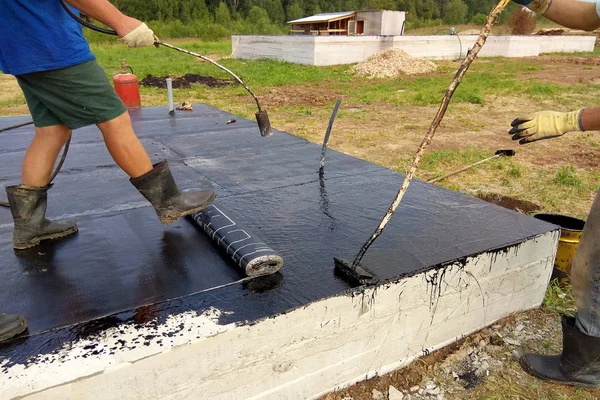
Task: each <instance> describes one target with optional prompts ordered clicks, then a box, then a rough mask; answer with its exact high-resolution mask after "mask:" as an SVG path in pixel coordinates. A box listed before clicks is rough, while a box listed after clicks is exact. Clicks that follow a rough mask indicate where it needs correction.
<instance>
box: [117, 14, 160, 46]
mask: <svg viewBox="0 0 600 400" xmlns="http://www.w3.org/2000/svg"><path fill="white" fill-rule="evenodd" d="M132 19H133V18H132ZM134 21H137V23H139V24H138V25H137V26H136V27H135V28H134V29H132V30H131V31H130V32H129V33H127V34H126V35H125V36H123V37H122V38H121V39H123V42H125V44H126V45H127V46H129V47H148V46H152V45H153V44H154V43H156V42H158V38H157V37H156V36H155V35H154V32H153V31H152V29H150V28H148V25H146V24H145V23H143V22H141V21H138V20H134Z"/></svg>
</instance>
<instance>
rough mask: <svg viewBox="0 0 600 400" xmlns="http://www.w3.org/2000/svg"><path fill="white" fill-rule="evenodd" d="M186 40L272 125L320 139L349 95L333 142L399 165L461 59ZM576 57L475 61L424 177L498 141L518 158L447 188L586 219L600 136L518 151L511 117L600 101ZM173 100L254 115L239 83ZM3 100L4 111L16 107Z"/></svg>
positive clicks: (170, 55) (163, 64)
mask: <svg viewBox="0 0 600 400" xmlns="http://www.w3.org/2000/svg"><path fill="white" fill-rule="evenodd" d="M178 44H179V45H180V46H182V47H185V48H189V49H190V50H192V51H196V52H200V53H202V54H208V55H210V56H212V57H215V58H217V59H220V62H222V63H223V64H224V65H226V66H227V67H229V68H230V69H232V70H233V71H235V72H236V73H238V74H239V75H240V76H241V77H242V78H243V79H244V80H245V81H246V82H247V83H248V84H249V85H250V87H251V88H253V90H255V91H256V92H257V94H258V95H259V97H261V101H262V102H263V103H264V104H265V105H266V107H267V108H268V109H269V114H270V116H271V119H272V122H273V125H274V126H275V127H277V128H279V129H281V130H285V131H288V132H291V133H294V134H296V135H299V136H302V137H304V138H307V139H309V140H312V141H315V142H320V141H321V140H322V136H323V132H324V130H325V127H326V125H327V120H328V117H329V114H330V112H331V109H332V107H333V104H334V102H335V100H336V99H338V98H339V99H342V107H341V111H340V113H339V117H338V120H337V122H336V125H335V128H334V131H333V135H332V139H331V146H332V147H333V148H336V149H338V150H341V151H343V152H346V153H349V154H352V155H355V156H358V157H361V158H364V159H367V160H369V161H371V162H374V163H377V164H380V165H383V166H386V167H389V168H392V169H395V170H397V171H404V170H406V169H407V168H408V165H409V163H410V159H411V158H412V156H413V154H414V151H415V150H416V148H417V146H418V143H419V142H420V140H421V138H422V135H423V134H424V132H425V131H426V129H427V128H428V126H429V124H430V122H431V119H432V118H433V115H434V114H435V111H436V109H437V106H438V104H439V101H440V99H441V97H442V95H443V93H444V91H445V89H446V87H447V85H448V83H449V82H450V80H451V78H452V76H453V75H454V73H455V71H456V68H457V66H458V62H441V63H439V70H438V72H436V73H434V74H431V75H428V76H421V77H410V78H403V79H398V80H390V79H380V80H366V79H360V78H355V77H353V75H352V73H351V71H350V67H349V66H338V67H309V66H301V65H295V64H289V63H284V62H277V61H272V60H261V61H246V60H235V59H229V58H228V56H229V53H230V51H231V44H230V43H229V42H218V43H198V42H193V41H179V43H178ZM93 51H94V53H95V54H96V55H97V56H98V60H99V62H100V64H101V65H102V66H103V67H104V68H105V69H106V71H107V74H108V75H109V76H112V75H113V74H115V73H117V72H118V65H119V59H120V58H125V59H126V61H127V63H128V64H130V65H132V66H133V68H134V70H135V73H136V74H137V75H138V76H139V77H140V78H143V77H145V76H146V75H148V74H152V75H155V76H166V75H177V76H181V75H184V74H185V73H196V74H200V75H210V76H216V77H222V78H227V75H226V74H225V73H223V72H222V71H220V70H218V69H217V68H215V67H214V66H212V65H210V64H207V63H205V62H200V61H199V60H197V59H196V58H194V57H190V56H188V55H185V54H181V53H177V52H175V51H172V50H169V49H165V48H160V49H155V48H147V49H136V50H129V49H126V48H123V47H122V46H120V45H118V44H113V45H104V46H102V45H95V46H93ZM596 53H598V51H597V52H596ZM596 55H597V54H590V55H586V56H584V57H595V56H596ZM577 57H580V56H577ZM573 60H574V57H573V56H570V55H560V56H554V55H553V56H544V57H538V58H531V59H505V58H492V59H479V60H477V61H476V62H475V63H474V64H473V66H472V69H471V70H470V71H469V72H468V73H467V76H466V78H465V80H464V82H463V84H462V85H461V87H460V88H459V89H458V91H457V93H456V95H455V97H454V100H453V102H452V105H451V107H450V109H449V112H448V114H447V116H446V119H445V120H444V122H443V123H442V126H441V127H440V129H439V131H438V134H437V137H436V138H435V139H434V141H433V145H432V147H431V151H430V152H429V153H428V154H427V156H426V157H425V160H424V162H423V163H422V166H421V168H420V170H419V173H418V176H419V177H420V178H422V179H430V178H434V177H438V176H441V175H443V174H444V173H447V172H449V171H452V170H454V169H456V168H459V167H461V166H463V165H465V164H469V163H472V162H475V161H478V160H480V159H482V158H485V157H487V156H489V155H491V154H493V153H494V152H495V151H496V150H498V149H501V148H515V149H516V150H517V156H516V157H514V158H511V159H499V160H496V161H493V162H491V163H488V164H486V165H484V166H482V167H479V168H477V169H473V170H470V171H468V172H466V173H464V174H462V175H459V176H456V177H453V178H451V179H448V180H445V181H442V182H440V184H441V185H443V186H447V187H449V188H452V189H456V190H459V191H462V192H466V193H469V194H477V193H480V192H494V193H500V194H503V195H510V196H515V197H518V198H520V199H523V200H529V201H533V202H535V203H537V204H539V205H540V208H541V209H542V210H544V211H548V212H560V213H565V214H569V215H573V216H576V217H585V216H586V214H587V211H588V209H589V206H590V204H591V200H592V198H593V195H594V193H595V190H596V189H597V188H598V186H600V171H599V170H598V168H597V167H598V155H600V136H599V135H596V134H595V133H584V134H570V135H567V136H565V137H563V138H561V139H560V140H555V141H546V142H543V143H536V144H532V145H528V146H523V147H518V146H517V145H516V144H515V143H513V142H512V141H511V140H510V138H509V136H508V135H507V133H506V132H507V131H508V129H509V127H510V122H511V121H512V120H513V119H514V118H516V117H517V116H518V115H520V114H523V113H527V112H535V111H540V110H544V109H554V110H563V111H567V110H572V109H576V108H579V107H586V106H593V105H595V104H596V103H595V102H596V99H597V97H598V93H599V92H600V76H599V75H598V73H599V72H600V67H599V66H596V65H586V64H585V63H582V62H581V61H576V62H578V63H575V62H573ZM589 64H593V63H589ZM141 91H142V96H143V103H144V104H145V105H157V104H165V103H166V94H165V92H164V90H161V89H156V88H142V89H141ZM15 96H16V97H14V98H11V99H8V100H2V99H0V101H3V102H8V103H9V104H12V105H13V107H16V108H18V109H19V110H20V112H24V111H25V108H23V106H18V105H17V103H19V100H20V102H21V103H22V98H19V95H15ZM175 101H176V102H183V101H192V102H206V103H209V104H212V105H214V106H216V107H219V108H222V109H225V110H227V111H230V112H233V113H236V114H239V115H242V116H245V117H252V115H253V113H254V105H253V102H252V98H251V97H250V96H248V94H247V93H246V92H245V91H244V90H243V89H242V88H241V87H239V86H230V87H225V88H218V89H215V88H207V87H204V86H196V87H193V88H192V89H181V90H176V91H175ZM2 105H3V107H2V108H3V110H10V108H11V107H5V104H4V103H3V104H2Z"/></svg>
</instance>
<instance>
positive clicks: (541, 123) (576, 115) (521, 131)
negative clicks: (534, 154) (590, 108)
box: [508, 109, 583, 144]
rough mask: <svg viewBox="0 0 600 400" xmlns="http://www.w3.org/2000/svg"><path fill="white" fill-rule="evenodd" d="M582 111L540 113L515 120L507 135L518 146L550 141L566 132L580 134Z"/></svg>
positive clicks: (581, 129)
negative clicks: (516, 141) (518, 144)
mask: <svg viewBox="0 0 600 400" xmlns="http://www.w3.org/2000/svg"><path fill="white" fill-rule="evenodd" d="M582 113H583V109H581V110H577V111H571V112H568V113H563V112H556V111H542V112H538V113H534V114H531V115H527V116H524V117H519V118H517V119H515V120H514V121H513V122H512V123H511V126H512V127H513V128H512V129H511V130H510V132H508V134H509V135H513V137H512V139H513V140H519V139H520V141H519V143H520V144H525V143H530V142H534V141H536V140H542V139H551V138H555V137H558V136H562V135H564V134H565V133H567V132H582V131H583V128H582V127H581V114H582Z"/></svg>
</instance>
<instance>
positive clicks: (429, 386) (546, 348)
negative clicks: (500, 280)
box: [320, 310, 600, 400]
mask: <svg viewBox="0 0 600 400" xmlns="http://www.w3.org/2000/svg"><path fill="white" fill-rule="evenodd" d="M560 336H561V331H560V324H559V321H558V317H557V315H555V314H553V313H551V312H548V311H541V310H533V311H528V312H525V313H520V314H517V315H513V316H511V317H509V318H505V319H504V320H501V321H499V322H498V323H496V324H494V325H493V326H491V327H489V328H486V329H483V330H481V331H480V332H478V333H475V334H473V335H471V336H469V337H467V338H465V339H463V340H461V341H459V342H457V343H454V344H452V345H450V346H447V347H445V348H443V349H441V350H439V351H437V352H434V353H432V354H430V355H428V356H426V357H423V358H421V359H419V360H418V361H415V362H414V363H413V364H411V365H410V366H408V367H406V368H404V369H402V370H400V371H396V372H393V373H391V374H388V375H385V376H382V377H377V378H374V379H371V380H369V381H366V382H362V383H360V384H357V385H354V386H352V387H350V388H348V389H345V390H341V391H339V392H336V393H330V394H328V395H325V396H323V397H322V398H321V399H320V400H351V399H352V400H371V399H373V400H378V399H379V400H384V399H386V400H388V399H389V400H398V399H404V400H417V399H427V400H442V399H448V400H450V399H451V400H471V399H519V400H520V399H532V400H533V399H598V398H600V390H579V389H574V388H570V387H568V386H562V385H554V384H551V383H545V382H542V381H539V380H536V379H535V378H532V377H531V376H529V375H528V374H527V373H525V372H524V371H523V369H522V368H521V367H520V365H519V361H518V360H519V358H520V356H521V355H522V354H524V353H527V352H539V353H543V354H556V352H559V351H560V348H561V345H560Z"/></svg>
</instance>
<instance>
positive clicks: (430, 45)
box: [232, 35, 596, 66]
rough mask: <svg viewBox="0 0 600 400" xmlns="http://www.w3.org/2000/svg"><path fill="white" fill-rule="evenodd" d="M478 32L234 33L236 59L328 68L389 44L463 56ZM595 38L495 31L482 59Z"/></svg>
mask: <svg viewBox="0 0 600 400" xmlns="http://www.w3.org/2000/svg"><path fill="white" fill-rule="evenodd" d="M476 40H477V35H440V36H283V35H278V36H269V35H264V36H260V35H249V36H238V35H234V36H232V50H233V51H232V53H233V57H234V58H242V59H261V58H267V59H276V60H281V61H287V62H291V63H297V64H306V65H316V66H327V65H340V64H352V63H357V62H361V61H363V60H364V59H366V58H367V57H369V56H371V55H373V54H376V53H378V52H380V51H382V50H385V49H389V48H397V49H401V50H404V51H406V52H407V53H408V54H410V55H411V56H413V57H423V58H428V59H432V60H447V59H460V58H463V57H465V55H466V53H467V51H468V50H469V49H470V48H471V47H472V46H473V44H474V43H475V41H476ZM595 42H596V37H595V36H515V35H492V36H490V37H489V38H488V41H487V43H486V45H485V46H484V48H483V49H482V50H481V53H480V57H532V56H538V55H540V54H543V53H553V52H592V51H594V46H595Z"/></svg>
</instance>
